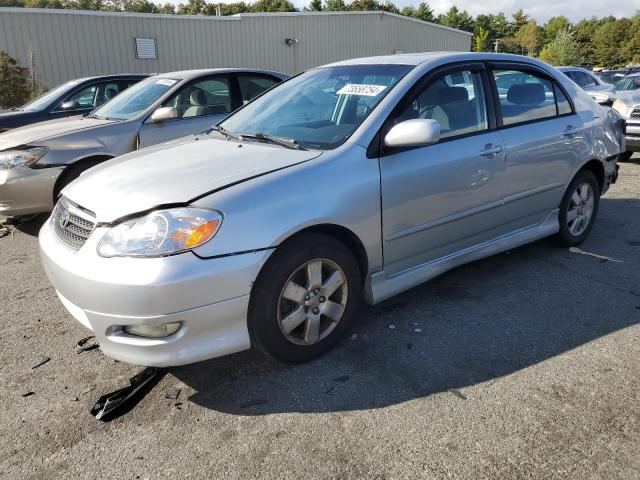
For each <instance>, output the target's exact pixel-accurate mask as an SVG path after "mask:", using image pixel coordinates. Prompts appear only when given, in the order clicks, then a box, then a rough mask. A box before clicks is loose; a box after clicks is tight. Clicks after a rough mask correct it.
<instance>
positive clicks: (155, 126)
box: [138, 75, 240, 148]
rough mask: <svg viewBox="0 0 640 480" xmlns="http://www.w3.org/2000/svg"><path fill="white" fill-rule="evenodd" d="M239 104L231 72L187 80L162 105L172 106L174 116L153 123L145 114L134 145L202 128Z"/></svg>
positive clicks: (150, 143)
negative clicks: (176, 116)
mask: <svg viewBox="0 0 640 480" xmlns="http://www.w3.org/2000/svg"><path fill="white" fill-rule="evenodd" d="M239 104H240V96H239V94H238V88H237V83H236V80H235V78H234V77H233V75H211V76H208V77H204V78H199V79H197V80H194V81H191V82H189V83H187V84H185V85H184V86H183V87H182V88H180V89H179V90H178V91H177V92H176V93H175V94H173V95H172V96H171V97H170V98H169V99H168V100H167V101H165V102H164V103H163V104H162V106H163V107H173V108H175V109H176V110H177V112H178V118H176V119H174V120H168V121H165V122H161V123H153V122H152V121H151V116H149V117H148V118H147V119H146V120H145V121H144V122H143V124H142V126H141V127H140V132H139V141H138V148H144V147H148V146H149V145H155V144H157V143H161V142H166V141H169V140H173V139H176V138H180V137H185V136H187V135H192V134H195V133H200V132H204V131H205V130H207V129H209V128H211V127H212V126H213V125H215V124H217V123H218V122H220V121H221V120H223V119H224V118H225V117H226V116H227V115H229V113H231V112H232V111H233V110H235V109H236V108H237V107H238V106H239Z"/></svg>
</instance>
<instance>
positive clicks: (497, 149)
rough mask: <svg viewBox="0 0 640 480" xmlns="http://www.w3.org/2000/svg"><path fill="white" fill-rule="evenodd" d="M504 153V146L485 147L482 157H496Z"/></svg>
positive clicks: (481, 153)
mask: <svg viewBox="0 0 640 480" xmlns="http://www.w3.org/2000/svg"><path fill="white" fill-rule="evenodd" d="M500 152H502V145H491V144H489V145H485V147H484V150H482V151H481V152H480V155H482V156H483V157H489V156H491V155H495V154H496V153H500Z"/></svg>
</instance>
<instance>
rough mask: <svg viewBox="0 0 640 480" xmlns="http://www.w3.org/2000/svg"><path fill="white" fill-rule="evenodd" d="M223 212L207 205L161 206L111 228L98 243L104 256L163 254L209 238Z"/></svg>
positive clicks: (156, 255) (183, 249)
mask: <svg viewBox="0 0 640 480" xmlns="http://www.w3.org/2000/svg"><path fill="white" fill-rule="evenodd" d="M221 224H222V214H220V213H219V212H216V211H214V210H206V209H204V208H172V209H169V210H158V211H155V212H151V213H150V214H148V215H145V216H144V217H140V218H136V219H134V220H128V221H126V222H123V223H121V224H119V225H116V226H115V227H113V228H111V229H110V230H109V231H108V232H107V233H106V234H105V235H104V237H102V239H101V240H100V242H99V243H98V255H100V256H102V257H161V256H165V255H174V254H176V253H182V252H186V251H188V250H191V249H193V248H196V247H199V246H200V245H203V244H204V243H206V242H208V241H209V240H210V239H211V238H213V236H214V235H215V234H216V233H217V232H218V230H219V229H220V225H221Z"/></svg>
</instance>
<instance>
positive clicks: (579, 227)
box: [558, 170, 600, 247]
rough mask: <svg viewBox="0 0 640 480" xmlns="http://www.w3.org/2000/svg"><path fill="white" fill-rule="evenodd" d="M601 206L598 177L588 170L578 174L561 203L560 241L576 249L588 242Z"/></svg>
mask: <svg viewBox="0 0 640 480" xmlns="http://www.w3.org/2000/svg"><path fill="white" fill-rule="evenodd" d="M599 204H600V186H599V184H598V181H597V180H596V177H595V176H594V175H593V173H591V172H590V171H588V170H582V171H581V172H578V174H577V175H576V176H575V177H574V178H573V180H572V181H571V183H570V184H569V187H568V188H567V191H566V192H565V194H564V197H562V202H560V215H559V222H560V231H559V232H558V239H559V240H560V243H561V244H562V245H563V246H565V247H575V246H576V245H580V244H581V243H582V242H584V241H585V240H586V238H587V237H588V236H589V233H590V232H591V228H592V227H593V224H594V222H595V219H596V216H597V214H598V205H599ZM576 222H578V223H576Z"/></svg>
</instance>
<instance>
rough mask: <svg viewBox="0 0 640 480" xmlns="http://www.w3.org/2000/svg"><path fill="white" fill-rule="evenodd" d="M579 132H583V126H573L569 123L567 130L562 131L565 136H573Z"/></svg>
mask: <svg viewBox="0 0 640 480" xmlns="http://www.w3.org/2000/svg"><path fill="white" fill-rule="evenodd" d="M579 133H582V129H581V128H579V127H573V126H571V125H569V126H568V127H567V128H565V130H564V132H563V133H562V135H564V136H565V137H573V136H574V135H577V134H579Z"/></svg>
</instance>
